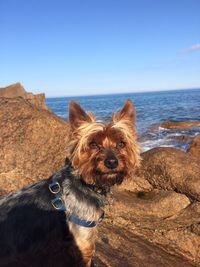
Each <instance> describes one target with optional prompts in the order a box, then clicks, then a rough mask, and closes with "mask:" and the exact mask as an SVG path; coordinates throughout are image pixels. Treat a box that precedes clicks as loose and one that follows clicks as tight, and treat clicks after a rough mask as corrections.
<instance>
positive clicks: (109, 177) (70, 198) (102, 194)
mask: <svg viewBox="0 0 200 267" xmlns="http://www.w3.org/2000/svg"><path fill="white" fill-rule="evenodd" d="M135 121H136V113H135V108H134V106H133V103H132V101H131V100H127V101H126V103H125V105H124V107H123V108H122V109H121V110H120V111H118V112H116V113H114V114H113V115H112V118H111V120H110V121H107V122H101V121H97V120H96V118H95V116H94V114H92V113H89V112H86V111H85V110H84V109H83V108H82V107H81V106H80V105H79V104H78V103H77V102H75V101H71V102H70V105H69V124H70V135H69V144H68V148H67V151H66V155H67V157H68V161H67V163H66V165H65V166H64V167H63V168H62V169H61V170H60V171H58V172H57V173H55V174H54V175H52V176H51V177H49V178H48V179H46V180H42V181H40V182H38V183H36V184H33V185H31V186H27V187H26V188H23V189H22V190H20V191H18V192H16V193H11V194H9V195H8V196H6V197H4V198H2V199H0V267H64V266H65V267H67V266H69V267H90V266H91V262H92V256H93V254H94V251H95V238H96V234H97V225H98V224H99V223H101V221H102V219H103V216H104V206H105V203H106V195H107V193H108V192H109V189H110V188H111V187H112V186H113V185H116V184H117V185H119V184H121V183H122V181H123V180H124V179H125V178H127V177H131V176H132V173H133V170H134V168H135V167H136V166H138V165H139V162H140V156H139V146H138V144H137V133H136V122H135Z"/></svg>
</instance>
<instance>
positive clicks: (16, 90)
mask: <svg viewBox="0 0 200 267" xmlns="http://www.w3.org/2000/svg"><path fill="white" fill-rule="evenodd" d="M1 97H5V98H16V97H22V98H24V99H26V100H28V101H29V102H30V103H31V104H33V105H34V106H36V107H37V108H42V109H46V110H49V111H50V108H49V107H47V105H46V103H45V94H37V95H34V94H32V93H28V92H26V90H25V89H24V87H23V86H22V85H21V84H20V83H15V84H12V85H9V86H7V87H4V88H0V98H1Z"/></svg>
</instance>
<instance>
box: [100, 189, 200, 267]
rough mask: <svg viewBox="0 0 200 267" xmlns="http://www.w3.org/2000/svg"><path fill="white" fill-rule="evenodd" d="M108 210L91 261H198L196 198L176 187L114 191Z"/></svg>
mask: <svg viewBox="0 0 200 267" xmlns="http://www.w3.org/2000/svg"><path fill="white" fill-rule="evenodd" d="M177 207H178V209H177ZM165 212H166V213H165ZM167 213H168V214H167ZM106 214H107V216H106V218H105V220H104V222H103V224H102V225H101V227H100V233H99V239H98V242H97V252H96V255H95V262H96V265H95V266H98V267H101V266H112V267H118V266H123V265H124V264H125V266H139V267H140V266H152V267H154V266H168V267H171V266H184V267H189V266H200V253H199V242H200V234H199V233H200V229H199V218H200V204H199V203H193V204H191V203H190V201H189V199H188V198H187V197H186V196H184V195H182V194H177V193H175V192H168V193H167V192H165V193H164V192H163V191H161V192H159V191H157V190H156V191H153V192H143V195H141V194H133V193H132V192H129V191H124V192H122V191H118V190H117V191H115V192H114V201H113V207H112V210H108V211H107V212H106Z"/></svg>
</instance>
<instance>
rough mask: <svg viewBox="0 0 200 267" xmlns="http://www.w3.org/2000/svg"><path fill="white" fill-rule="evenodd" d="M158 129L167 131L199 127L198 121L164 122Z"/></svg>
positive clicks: (199, 122)
mask: <svg viewBox="0 0 200 267" xmlns="http://www.w3.org/2000/svg"><path fill="white" fill-rule="evenodd" d="M160 127H162V128H167V129H181V128H183V129H188V128H192V127H200V121H179V122H176V121H165V122H162V123H161V124H160Z"/></svg>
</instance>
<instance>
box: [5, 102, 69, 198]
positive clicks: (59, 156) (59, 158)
mask: <svg viewBox="0 0 200 267" xmlns="http://www.w3.org/2000/svg"><path fill="white" fill-rule="evenodd" d="M0 129H1V130H0V188H1V190H0V191H1V192H0V194H3V193H4V192H10V191H14V190H17V189H19V188H21V187H22V186H25V185H27V184H30V183H33V182H35V181H37V180H38V179H42V178H45V177H48V176H50V175H51V174H52V173H53V172H55V171H56V170H58V169H59V168H60V167H61V166H63V164H64V161H65V157H66V146H67V139H68V124H67V123H66V122H65V121H64V120H62V119H60V118H58V117H57V116H55V115H54V114H53V113H51V112H49V111H47V110H43V109H38V108H37V107H36V106H35V105H32V104H31V103H30V102H29V101H28V100H26V99H24V98H21V97H17V98H4V97H3V98H0Z"/></svg>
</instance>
